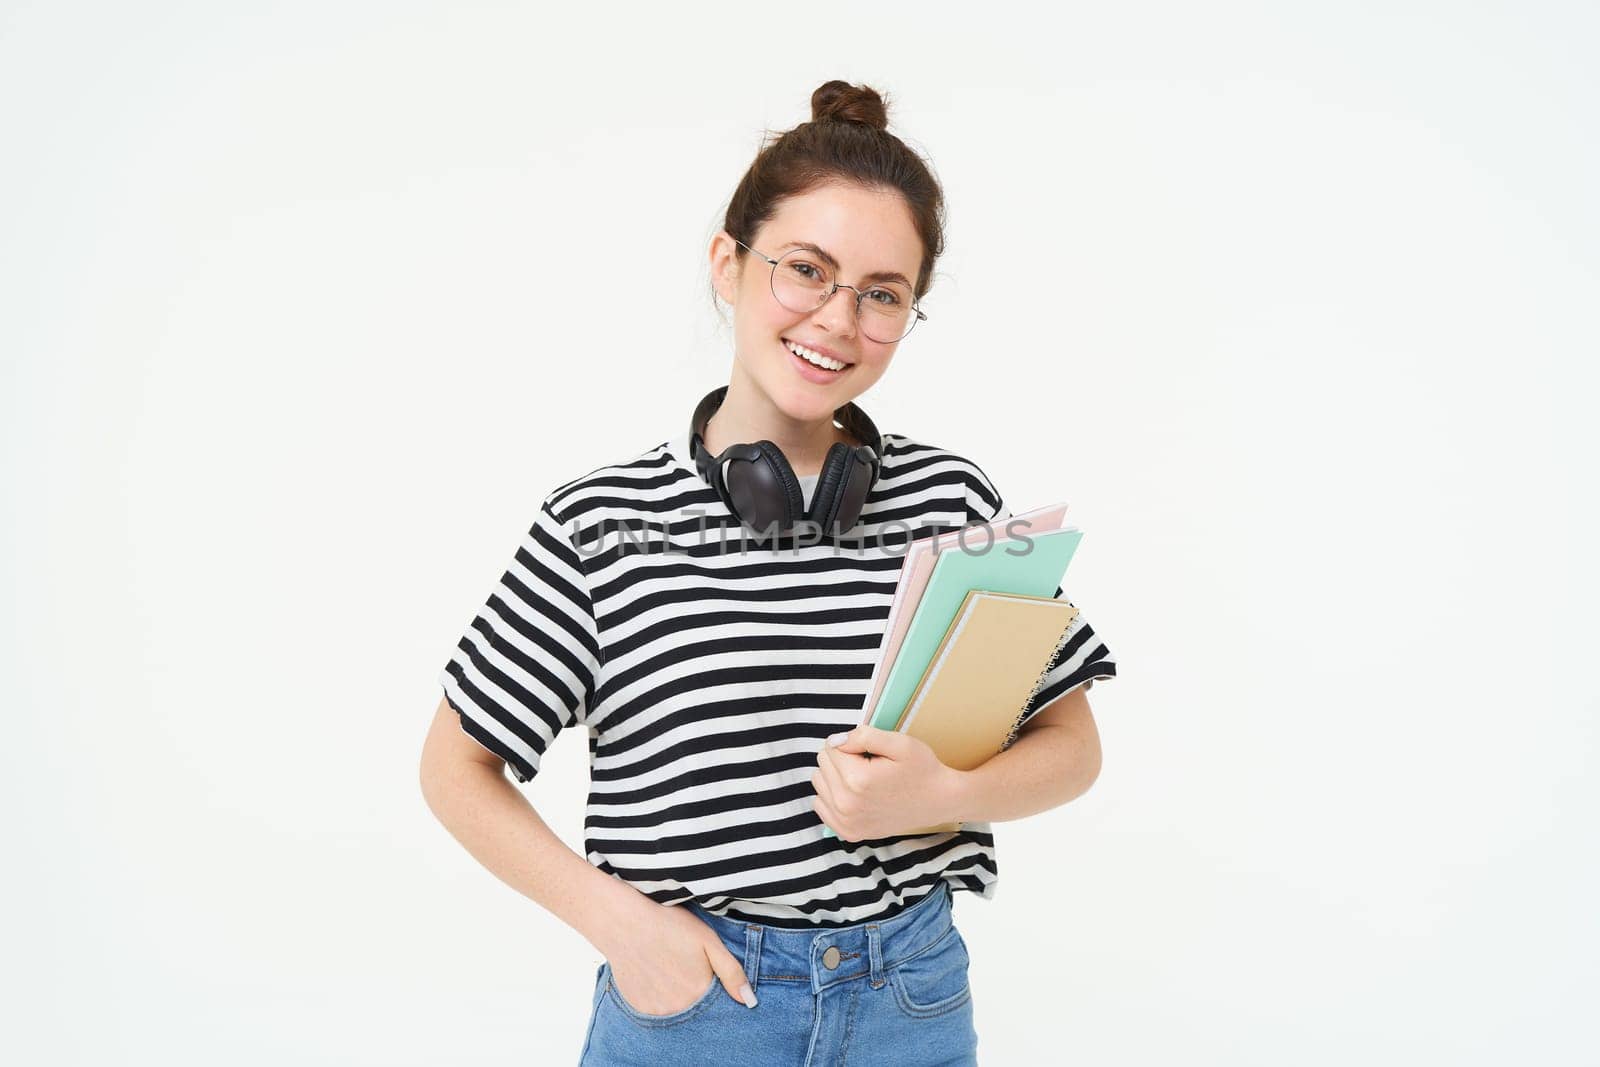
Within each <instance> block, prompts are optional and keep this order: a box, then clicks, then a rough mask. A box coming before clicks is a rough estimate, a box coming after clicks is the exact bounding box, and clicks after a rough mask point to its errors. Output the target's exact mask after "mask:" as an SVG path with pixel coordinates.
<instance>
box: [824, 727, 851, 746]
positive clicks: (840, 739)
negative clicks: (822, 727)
mask: <svg viewBox="0 0 1600 1067" xmlns="http://www.w3.org/2000/svg"><path fill="white" fill-rule="evenodd" d="M849 736H850V731H849V730H846V731H845V732H844V733H842V734H834V735H833V736H832V737H830V738H828V744H829V745H831V746H832V747H834V748H838V747H839V746H840V745H842V744H844V739H845V738H847V737H849Z"/></svg>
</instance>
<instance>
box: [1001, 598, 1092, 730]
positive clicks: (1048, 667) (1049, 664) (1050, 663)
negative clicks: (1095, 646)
mask: <svg viewBox="0 0 1600 1067" xmlns="http://www.w3.org/2000/svg"><path fill="white" fill-rule="evenodd" d="M1076 619H1077V617H1076V616H1074V617H1073V620H1072V621H1076ZM1072 621H1069V622H1068V623H1067V630H1070V629H1072ZM1067 630H1063V631H1061V640H1059V641H1057V642H1056V648H1055V651H1054V652H1052V653H1050V658H1049V660H1047V661H1046V662H1045V665H1044V670H1042V671H1040V672H1039V680H1038V681H1037V682H1034V683H1033V689H1032V690H1030V691H1029V693H1028V697H1027V699H1026V700H1024V701H1023V702H1022V710H1021V711H1019V712H1017V717H1016V718H1015V719H1013V720H1012V722H1011V730H1010V732H1008V733H1007V734H1006V739H1005V741H1004V742H1003V743H1002V744H1001V745H1000V751H1001V752H1004V751H1005V750H1006V749H1008V748H1010V747H1011V743H1012V742H1013V741H1015V740H1016V739H1017V733H1018V732H1019V731H1020V730H1021V729H1022V720H1023V718H1024V717H1026V716H1027V714H1028V705H1030V704H1032V703H1033V698H1034V697H1036V696H1038V695H1039V690H1041V689H1043V688H1044V680H1045V676H1046V675H1048V674H1049V673H1050V672H1051V671H1052V670H1053V669H1054V668H1055V665H1056V660H1058V659H1060V658H1061V651H1062V650H1063V649H1064V648H1066V647H1067Z"/></svg>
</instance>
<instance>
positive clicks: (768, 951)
mask: <svg viewBox="0 0 1600 1067" xmlns="http://www.w3.org/2000/svg"><path fill="white" fill-rule="evenodd" d="M685 907H689V908H692V909H693V911H694V913H695V914H696V915H698V916H699V917H700V918H701V919H703V920H705V922H706V924H707V925H708V926H710V927H711V928H712V929H713V930H715V931H716V932H717V935H718V936H719V937H721V938H722V943H723V944H724V945H726V946H727V947H728V951H730V952H732V953H733V954H734V955H735V956H737V957H739V958H740V959H742V960H743V961H744V971H745V976H746V977H747V978H748V979H749V981H750V988H752V989H755V990H759V989H760V988H761V983H762V982H763V981H766V982H809V983H810V984H811V992H813V993H820V992H822V991H823V990H824V989H827V988H828V987H829V986H832V985H837V984H838V983H840V982H848V981H851V980H853V979H856V978H863V977H864V978H866V979H867V980H868V981H869V982H870V983H871V985H872V988H874V989H881V988H883V984H884V982H885V981H887V979H886V978H885V974H886V972H887V971H889V970H890V969H891V968H893V967H895V966H896V965H898V964H899V963H900V962H901V961H903V960H905V959H907V958H908V957H911V956H914V955H916V954H917V953H918V952H920V951H922V950H923V949H925V948H927V947H928V946H930V945H932V944H933V943H934V942H935V941H937V940H939V939H940V938H941V937H943V936H944V935H945V934H946V933H947V932H948V931H949V930H950V928H951V927H952V926H953V925H954V920H953V918H952V916H951V909H950V883H949V882H947V881H945V880H944V879H942V878H941V879H940V880H939V881H938V883H937V884H936V885H935V886H934V888H933V890H932V891H931V892H929V893H927V894H925V895H924V896H923V897H922V898H921V899H919V900H917V901H916V903H914V904H912V905H911V906H910V907H908V908H905V909H904V910H902V911H900V912H898V913H896V914H895V915H893V916H891V917H890V918H887V919H882V920H879V921H876V922H866V923H857V924H856V925H854V926H834V927H827V928H825V929H819V930H817V931H816V932H812V931H809V930H797V929H794V928H792V927H785V926H766V925H763V924H761V923H750V922H742V921H740V920H737V919H728V918H724V917H723V916H721V915H714V914H712V913H711V912H709V911H706V910H705V909H704V908H702V907H700V906H699V905H698V904H695V903H694V902H693V901H690V902H688V903H687V904H686V905H685Z"/></svg>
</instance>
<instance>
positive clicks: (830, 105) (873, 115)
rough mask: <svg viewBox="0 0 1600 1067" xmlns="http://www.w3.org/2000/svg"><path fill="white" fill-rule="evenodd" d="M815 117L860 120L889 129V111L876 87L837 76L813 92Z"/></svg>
mask: <svg viewBox="0 0 1600 1067" xmlns="http://www.w3.org/2000/svg"><path fill="white" fill-rule="evenodd" d="M811 121H812V122H856V123H860V124H861V125H863V126H871V127H872V128H873V129H875V130H886V129H888V128H889V112H888V110H887V109H886V108H885V107H884V103H883V97H881V96H879V95H878V93H877V91H876V90H875V89H873V88H871V87H870V86H866V85H851V84H850V83H849V82H845V81H839V80H837V79H835V80H833V81H830V82H824V83H823V84H822V85H820V86H818V88H817V91H816V92H814V93H812V94H811Z"/></svg>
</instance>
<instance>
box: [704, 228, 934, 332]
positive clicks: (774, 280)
mask: <svg viewBox="0 0 1600 1067" xmlns="http://www.w3.org/2000/svg"><path fill="white" fill-rule="evenodd" d="M729 236H730V237H731V236H732V234H730V235H729ZM733 243H734V244H736V245H738V246H739V247H740V248H742V249H744V250H745V251H747V252H754V253H755V254H756V255H758V256H760V257H761V258H762V259H764V260H766V261H767V262H768V263H770V264H772V271H771V279H770V280H769V281H768V283H767V288H768V289H769V290H770V291H771V293H772V299H774V300H778V263H779V262H780V261H781V260H782V258H783V257H782V256H780V257H778V259H773V258H772V257H771V256H769V255H767V254H766V253H765V252H761V251H758V250H756V249H754V248H751V247H750V246H749V245H747V244H745V243H744V242H743V241H741V240H739V239H738V238H737V237H734V238H733ZM804 251H806V249H803V248H795V249H791V250H790V252H804ZM790 252H785V253H784V255H785V256H787V255H789V254H790ZM869 288H870V286H869ZM840 289H848V290H850V291H851V292H852V293H854V294H856V322H857V324H859V323H860V322H861V321H862V319H861V298H862V297H864V296H866V295H867V294H866V293H865V292H863V291H862V290H860V289H857V288H856V287H855V286H853V285H846V284H844V283H843V282H841V281H838V280H837V279H835V280H834V282H833V283H832V288H830V289H829V290H828V293H827V295H826V296H824V297H823V298H822V299H821V300H819V301H817V306H816V307H814V308H812V309H811V310H810V311H808V312H806V314H808V315H810V314H815V313H816V312H818V311H821V310H822V309H823V307H825V306H826V305H827V303H828V301H830V300H832V299H833V294H834V293H837V292H838V291H839V290H840ZM778 303H779V304H780V305H781V306H783V307H785V308H789V310H790V311H794V310H795V309H794V308H790V307H789V305H788V304H785V303H784V302H783V301H782V300H778ZM911 310H912V311H914V312H916V316H915V317H914V318H912V320H911V325H910V326H907V327H906V332H905V333H903V334H901V335H900V336H899V337H897V338H895V339H894V340H893V341H879V340H878V339H877V338H876V337H869V338H867V339H868V340H869V341H873V342H875V343H877V344H880V345H897V344H899V343H900V342H901V341H904V340H905V339H906V338H907V337H910V336H911V331H912V330H914V329H916V328H917V323H919V322H927V321H928V316H927V313H926V312H924V311H923V310H922V308H921V307H919V306H918V304H917V301H916V300H915V299H913V300H912V301H911ZM796 314H799V312H796Z"/></svg>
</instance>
